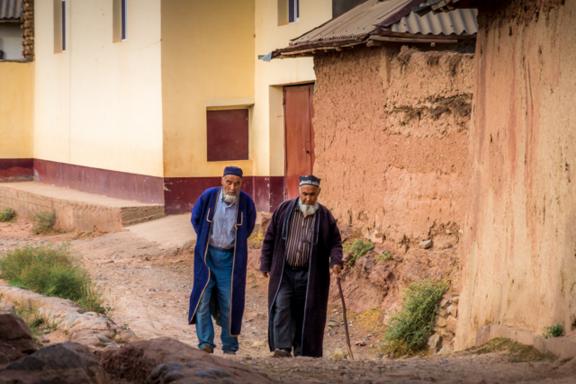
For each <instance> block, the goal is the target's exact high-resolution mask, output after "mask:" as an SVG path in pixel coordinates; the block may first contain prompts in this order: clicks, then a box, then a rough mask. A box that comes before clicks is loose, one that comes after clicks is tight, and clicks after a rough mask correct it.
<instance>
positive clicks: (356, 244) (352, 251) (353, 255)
mask: <svg viewBox="0 0 576 384" xmlns="http://www.w3.org/2000/svg"><path fill="white" fill-rule="evenodd" d="M373 249H374V244H373V243H372V242H371V241H370V240H363V239H356V240H354V241H353V242H352V243H348V244H346V245H345V246H344V252H346V253H348V255H349V256H348V259H347V260H348V265H350V266H351V267H352V266H354V264H356V261H358V259H359V258H361V257H362V256H364V255H366V254H367V253H368V252H370V251H371V250H373Z"/></svg>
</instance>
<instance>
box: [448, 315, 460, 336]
mask: <svg viewBox="0 0 576 384" xmlns="http://www.w3.org/2000/svg"><path fill="white" fill-rule="evenodd" d="M457 323H458V319H456V318H455V317H454V316H449V317H448V318H446V328H447V329H449V330H450V331H451V332H453V333H455V331H456V324H457Z"/></svg>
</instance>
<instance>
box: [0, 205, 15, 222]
mask: <svg viewBox="0 0 576 384" xmlns="http://www.w3.org/2000/svg"><path fill="white" fill-rule="evenodd" d="M15 217H16V211H15V210H13V209H12V208H5V209H2V210H0V222H7V221H11V220H13V219H14V218H15Z"/></svg>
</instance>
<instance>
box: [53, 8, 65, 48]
mask: <svg viewBox="0 0 576 384" xmlns="http://www.w3.org/2000/svg"><path fill="white" fill-rule="evenodd" d="M66 8H67V5H66V0H54V2H53V9H54V15H53V16H54V17H53V19H54V53H62V52H66V50H67V41H66V30H67V28H66V27H67V17H66V15H67V12H66Z"/></svg>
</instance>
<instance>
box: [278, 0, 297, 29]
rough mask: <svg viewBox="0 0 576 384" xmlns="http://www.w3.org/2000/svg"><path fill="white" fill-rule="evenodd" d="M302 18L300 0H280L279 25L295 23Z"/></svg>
mask: <svg viewBox="0 0 576 384" xmlns="http://www.w3.org/2000/svg"><path fill="white" fill-rule="evenodd" d="M299 18H300V0H278V25H284V24H288V23H293V22H295V21H297V20H298V19H299Z"/></svg>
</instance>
